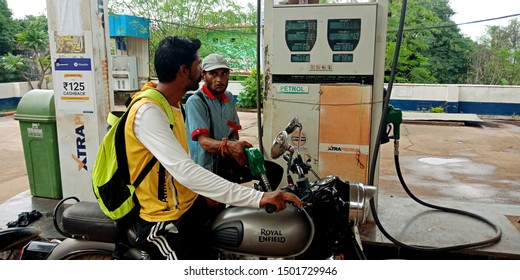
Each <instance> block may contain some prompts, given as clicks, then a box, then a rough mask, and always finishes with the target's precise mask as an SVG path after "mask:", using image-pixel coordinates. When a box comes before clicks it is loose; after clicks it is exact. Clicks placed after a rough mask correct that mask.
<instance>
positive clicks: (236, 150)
mask: <svg viewBox="0 0 520 280" xmlns="http://www.w3.org/2000/svg"><path fill="white" fill-rule="evenodd" d="M226 145H227V152H228V153H229V154H230V155H231V156H232V157H233V158H234V159H235V160H236V161H237V162H238V164H240V165H241V166H244V165H246V164H247V157H246V155H245V153H244V148H245V147H247V148H250V147H253V145H251V143H249V142H247V141H228V140H227V143H226Z"/></svg>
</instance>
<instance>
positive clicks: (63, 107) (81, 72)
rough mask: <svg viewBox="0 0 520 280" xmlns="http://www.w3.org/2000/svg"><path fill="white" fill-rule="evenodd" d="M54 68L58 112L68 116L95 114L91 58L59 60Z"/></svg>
mask: <svg viewBox="0 0 520 280" xmlns="http://www.w3.org/2000/svg"><path fill="white" fill-rule="evenodd" d="M54 67H55V73H56V75H55V77H56V78H55V79H56V81H55V86H54V88H55V92H56V95H57V96H56V100H57V111H59V112H61V113H67V114H85V113H93V112H94V95H93V87H92V72H91V71H92V62H91V60H90V59H89V58H58V59H57V60H56V62H55V65H54Z"/></svg>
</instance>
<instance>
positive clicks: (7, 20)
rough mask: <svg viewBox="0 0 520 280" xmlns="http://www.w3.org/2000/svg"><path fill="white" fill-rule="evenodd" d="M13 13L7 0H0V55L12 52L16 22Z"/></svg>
mask: <svg viewBox="0 0 520 280" xmlns="http://www.w3.org/2000/svg"><path fill="white" fill-rule="evenodd" d="M12 16H13V13H12V12H11V10H10V9H9V7H8V6H7V1H6V0H0V55H4V54H7V53H10V52H12V50H13V45H14V37H13V30H14V28H15V26H16V25H15V23H14V21H13V19H12Z"/></svg>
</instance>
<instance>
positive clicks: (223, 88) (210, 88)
mask: <svg viewBox="0 0 520 280" xmlns="http://www.w3.org/2000/svg"><path fill="white" fill-rule="evenodd" d="M206 86H207V87H208V90H209V91H210V92H211V93H212V94H213V95H215V96H216V95H219V94H223V93H224V92H226V90H227V84H225V85H224V86H223V87H221V88H222V89H220V90H217V89H216V88H214V87H212V86H208V84H206Z"/></svg>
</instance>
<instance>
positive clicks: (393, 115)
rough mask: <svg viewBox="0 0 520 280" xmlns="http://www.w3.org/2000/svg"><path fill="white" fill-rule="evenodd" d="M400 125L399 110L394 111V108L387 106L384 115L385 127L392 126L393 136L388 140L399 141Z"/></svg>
mask: <svg viewBox="0 0 520 280" xmlns="http://www.w3.org/2000/svg"><path fill="white" fill-rule="evenodd" d="M401 123H403V112H401V110H399V109H395V108H394V106H392V105H388V114H387V115H386V125H387V126H389V124H392V126H393V130H394V135H393V136H392V137H390V138H393V139H394V140H399V138H400V135H401V134H400V132H401V130H400V127H401Z"/></svg>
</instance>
